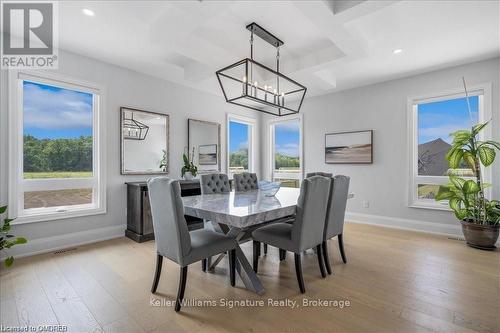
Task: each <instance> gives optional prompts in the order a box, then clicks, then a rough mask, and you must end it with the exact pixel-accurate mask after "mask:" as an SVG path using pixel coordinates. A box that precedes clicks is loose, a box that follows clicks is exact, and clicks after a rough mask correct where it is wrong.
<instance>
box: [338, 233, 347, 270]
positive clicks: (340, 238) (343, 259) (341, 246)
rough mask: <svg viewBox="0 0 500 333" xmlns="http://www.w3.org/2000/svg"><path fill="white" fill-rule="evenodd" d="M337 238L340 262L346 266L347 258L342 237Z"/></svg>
mask: <svg viewBox="0 0 500 333" xmlns="http://www.w3.org/2000/svg"><path fill="white" fill-rule="evenodd" d="M337 238H338V239H339V248H340V256H341V257H342V261H343V262H344V264H347V258H346V256H345V250H344V237H343V236H342V234H340V235H338V236H337Z"/></svg>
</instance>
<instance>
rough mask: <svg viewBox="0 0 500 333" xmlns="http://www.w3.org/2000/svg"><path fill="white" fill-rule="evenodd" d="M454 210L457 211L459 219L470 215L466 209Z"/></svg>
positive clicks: (456, 214)
mask: <svg viewBox="0 0 500 333" xmlns="http://www.w3.org/2000/svg"><path fill="white" fill-rule="evenodd" d="M454 212H455V216H456V218H457V219H458V220H463V219H464V218H466V217H467V215H468V212H467V210H466V209H460V210H455V211H454Z"/></svg>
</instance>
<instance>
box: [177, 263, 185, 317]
mask: <svg viewBox="0 0 500 333" xmlns="http://www.w3.org/2000/svg"><path fill="white" fill-rule="evenodd" d="M187 273H188V267H187V266H184V267H181V268H180V276H179V289H177V300H176V301H175V312H179V311H180V309H181V302H182V299H183V298H184V291H185V290H186V279H187Z"/></svg>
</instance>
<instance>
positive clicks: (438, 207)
mask: <svg viewBox="0 0 500 333" xmlns="http://www.w3.org/2000/svg"><path fill="white" fill-rule="evenodd" d="M408 207H410V208H418V209H430V210H441V211H446V212H451V211H452V210H451V208H450V207H449V206H447V205H443V204H439V203H435V202H422V201H415V202H412V203H410V204H409V205H408Z"/></svg>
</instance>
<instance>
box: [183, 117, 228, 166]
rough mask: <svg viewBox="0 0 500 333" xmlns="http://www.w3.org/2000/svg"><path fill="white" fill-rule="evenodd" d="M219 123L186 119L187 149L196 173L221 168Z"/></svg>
mask: <svg viewBox="0 0 500 333" xmlns="http://www.w3.org/2000/svg"><path fill="white" fill-rule="evenodd" d="M220 142H221V140H220V124H219V123H215V122H211V121H204V120H197V119H188V151H189V154H193V148H194V159H193V163H194V165H196V166H197V167H198V173H207V172H213V171H220V170H221V163H220V162H221V159H220V152H221V145H220Z"/></svg>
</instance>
